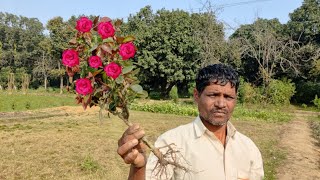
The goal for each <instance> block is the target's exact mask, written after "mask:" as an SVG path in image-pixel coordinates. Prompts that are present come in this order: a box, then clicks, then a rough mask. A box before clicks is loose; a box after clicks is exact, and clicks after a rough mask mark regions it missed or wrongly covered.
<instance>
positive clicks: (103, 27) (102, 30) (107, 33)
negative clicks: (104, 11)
mask: <svg viewBox="0 0 320 180" xmlns="http://www.w3.org/2000/svg"><path fill="white" fill-rule="evenodd" d="M114 32H115V30H114V27H113V25H112V24H111V22H100V23H99V25H98V33H99V34H100V36H101V37H102V39H106V38H108V37H112V36H114Z"/></svg>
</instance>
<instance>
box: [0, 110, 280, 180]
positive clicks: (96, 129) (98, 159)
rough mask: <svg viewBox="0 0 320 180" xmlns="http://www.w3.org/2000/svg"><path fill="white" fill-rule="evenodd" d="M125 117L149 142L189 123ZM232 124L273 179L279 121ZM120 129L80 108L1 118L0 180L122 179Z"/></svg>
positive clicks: (135, 114)
mask: <svg viewBox="0 0 320 180" xmlns="http://www.w3.org/2000/svg"><path fill="white" fill-rule="evenodd" d="M7 114H8V113H7ZM9 114H10V113H9ZM41 114H44V115H45V116H46V118H41V116H42V115H41ZM55 115H57V116H55ZM26 116H30V117H32V118H30V119H28V118H26ZM8 117H9V116H8ZM37 117H40V118H37ZM130 118H131V120H132V121H133V122H137V123H140V124H141V125H142V126H143V127H144V129H145V131H146V134H147V138H148V139H150V141H152V142H154V141H155V140H156V138H157V137H158V136H159V135H160V134H161V133H163V132H164V131H166V130H168V129H171V128H174V127H176V126H178V125H181V124H186V123H189V122H191V121H192V120H193V119H194V117H191V116H179V115H172V114H160V113H157V114H155V113H149V112H140V111H132V112H131V117H130ZM233 123H234V124H235V126H236V128H237V129H238V130H239V131H240V132H242V133H244V134H246V135H248V136H249V137H250V138H252V140H253V141H254V142H256V144H257V146H258V147H259V149H260V150H261V152H262V155H263V159H264V168H265V174H266V178H265V179H274V178H275V177H274V174H275V169H276V168H277V166H278V164H279V162H280V161H281V160H282V159H283V158H284V153H283V152H282V151H281V150H280V149H279V148H277V143H278V140H279V134H280V126H281V123H276V122H273V123H270V122H265V121H252V120H245V121H243V120H240V119H239V120H236V121H234V122H233ZM125 129H126V126H125V125H124V123H123V122H122V121H121V120H120V119H118V118H116V117H113V116H111V118H110V119H109V118H106V120H104V121H102V124H100V121H99V119H98V109H88V110H87V111H83V110H82V108H81V107H57V108H51V109H41V110H35V111H32V112H28V113H27V114H26V113H25V112H21V113H16V116H15V118H14V119H10V120H8V119H6V116H2V117H0V142H1V146H0V154H1V159H0V179H113V180H123V179H126V178H127V174H128V170H129V169H128V168H129V166H128V165H126V164H124V163H123V161H122V159H121V158H120V157H119V156H118V155H117V153H116V149H117V140H118V138H119V137H120V136H121V135H122V133H123V131H124V130H125Z"/></svg>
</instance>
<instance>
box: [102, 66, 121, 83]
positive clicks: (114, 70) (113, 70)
mask: <svg viewBox="0 0 320 180" xmlns="http://www.w3.org/2000/svg"><path fill="white" fill-rule="evenodd" d="M104 71H105V72H106V74H107V76H109V77H112V78H113V79H117V77H119V75H120V74H121V72H122V68H121V66H119V65H118V64H117V63H115V62H111V63H110V64H108V65H106V66H105V67H104Z"/></svg>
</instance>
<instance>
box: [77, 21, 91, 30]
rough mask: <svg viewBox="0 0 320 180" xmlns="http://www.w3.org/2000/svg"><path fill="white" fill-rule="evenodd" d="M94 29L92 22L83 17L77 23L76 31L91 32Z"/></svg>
mask: <svg viewBox="0 0 320 180" xmlns="http://www.w3.org/2000/svg"><path fill="white" fill-rule="evenodd" d="M91 28H92V21H91V20H90V19H88V18H87V17H81V18H80V19H79V20H78V21H77V26H76V29H77V30H78V31H80V32H89V31H90V30H91Z"/></svg>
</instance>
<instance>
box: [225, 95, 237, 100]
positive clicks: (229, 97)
mask: <svg viewBox="0 0 320 180" xmlns="http://www.w3.org/2000/svg"><path fill="white" fill-rule="evenodd" d="M225 98H226V99H227V100H233V99H235V97H233V96H228V95H227V96H225Z"/></svg>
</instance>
